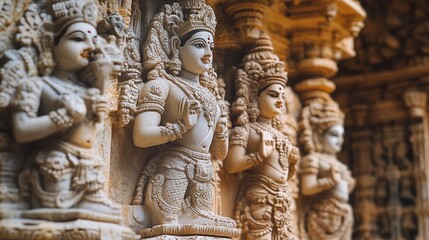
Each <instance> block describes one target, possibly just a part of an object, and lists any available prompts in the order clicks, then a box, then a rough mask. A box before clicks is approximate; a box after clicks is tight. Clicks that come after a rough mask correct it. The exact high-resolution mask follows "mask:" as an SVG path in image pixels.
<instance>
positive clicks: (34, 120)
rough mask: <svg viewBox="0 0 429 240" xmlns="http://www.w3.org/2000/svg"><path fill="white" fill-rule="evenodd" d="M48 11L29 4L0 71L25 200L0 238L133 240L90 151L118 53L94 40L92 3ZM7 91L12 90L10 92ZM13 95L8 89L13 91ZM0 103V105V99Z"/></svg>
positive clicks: (51, 6)
mask: <svg viewBox="0 0 429 240" xmlns="http://www.w3.org/2000/svg"><path fill="white" fill-rule="evenodd" d="M46 7H47V10H48V11H47V12H44V11H43V10H40V9H38V6H37V5H35V4H33V5H30V6H29V8H28V10H27V11H26V12H25V14H24V15H23V17H22V18H21V20H20V23H19V26H18V33H17V35H16V42H17V44H19V45H20V46H21V48H19V49H18V50H10V51H9V52H8V53H6V54H5V55H6V56H10V57H9V60H10V61H8V62H7V63H6V64H5V65H4V66H3V68H2V90H3V91H2V97H3V98H4V99H7V97H9V99H10V103H11V110H12V116H11V117H12V123H13V135H14V137H15V139H16V141H17V142H19V143H29V144H27V145H25V146H24V145H22V147H23V148H24V147H25V148H28V149H26V151H29V152H33V153H32V154H29V155H27V156H26V163H25V167H24V170H22V172H21V173H20V188H21V191H22V192H23V194H26V195H27V196H31V198H30V199H29V201H30V202H29V203H30V206H31V207H30V209H29V210H24V211H21V212H20V214H19V216H17V217H19V218H20V219H9V221H8V220H5V221H4V222H3V223H2V224H1V226H2V227H1V228H0V233H1V234H0V235H1V236H2V237H4V238H3V239H23V238H25V239H40V238H43V239H69V238H70V239H111V238H115V237H118V238H122V239H135V234H134V232H132V231H131V230H130V229H128V228H126V227H123V226H121V225H120V222H121V208H120V206H119V205H117V204H115V203H113V202H112V201H111V200H109V198H108V197H107V195H106V193H105V191H104V189H103V184H104V176H103V172H102V167H103V165H104V160H103V159H101V157H99V156H98V155H97V154H96V153H95V151H94V149H93V145H94V140H95V136H96V133H97V127H98V126H99V125H100V123H101V122H102V121H103V119H105V118H106V117H107V114H108V106H107V100H106V99H105V97H104V95H103V93H104V90H105V82H106V81H108V79H109V76H110V74H111V72H112V70H113V68H114V64H116V65H119V64H121V63H122V57H121V54H120V52H119V50H118V49H117V48H116V47H115V46H113V45H112V44H108V43H106V41H104V40H103V39H101V38H100V37H98V36H97V31H96V26H97V22H96V20H97V7H96V5H95V4H94V2H92V1H91V0H53V1H50V2H47V5H46ZM9 90H11V91H9ZM13 90H15V91H14V92H13ZM2 100H3V99H2Z"/></svg>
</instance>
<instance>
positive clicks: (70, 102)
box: [61, 94, 87, 123]
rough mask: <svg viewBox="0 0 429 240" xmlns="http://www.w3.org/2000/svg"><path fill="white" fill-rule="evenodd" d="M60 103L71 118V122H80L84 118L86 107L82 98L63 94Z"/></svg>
mask: <svg viewBox="0 0 429 240" xmlns="http://www.w3.org/2000/svg"><path fill="white" fill-rule="evenodd" d="M61 101H62V103H63V105H64V107H65V109H66V110H67V112H68V114H70V116H71V117H72V118H73V122H75V123H78V122H81V121H82V120H83V119H84V118H85V116H86V112H87V109H86V105H85V102H84V101H83V99H82V98H80V97H79V96H77V95H73V94H63V95H62V96H61Z"/></svg>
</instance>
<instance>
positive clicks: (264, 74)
mask: <svg viewBox="0 0 429 240" xmlns="http://www.w3.org/2000/svg"><path fill="white" fill-rule="evenodd" d="M286 81H287V75H286V72H285V71H284V63H283V62H281V61H280V60H279V58H278V57H277V56H276V55H275V54H274V53H273V47H272V45H271V40H270V39H269V37H268V36H266V35H264V34H261V38H260V39H259V40H257V41H255V43H254V46H252V48H251V50H250V51H249V52H248V54H247V55H246V56H245V57H244V59H243V64H242V66H241V68H240V69H239V70H238V72H237V78H236V82H237V89H238V90H237V95H238V98H237V100H236V101H235V102H234V103H233V104H232V109H231V112H232V114H234V115H235V116H236V117H237V119H236V127H234V128H233V130H232V134H231V139H230V149H229V152H228V156H227V158H226V159H225V162H224V168H225V170H226V172H228V173H242V180H241V184H240V187H239V192H238V196H237V200H236V201H237V202H236V220H237V221H238V225H239V228H240V229H241V236H242V239H294V236H293V234H292V227H291V224H292V212H291V204H292V201H293V199H292V195H291V192H290V189H289V186H288V185H289V184H288V180H289V179H290V178H291V177H292V176H293V175H294V172H295V165H296V163H297V161H298V159H299V152H298V149H297V148H296V147H294V146H293V145H292V144H291V142H290V141H289V139H288V137H287V136H286V135H285V134H284V133H282V132H281V131H280V130H279V129H276V128H275V127H274V125H273V120H274V118H275V117H276V116H278V115H279V114H281V113H282V111H283V109H284V104H285V103H284V94H285V85H286Z"/></svg>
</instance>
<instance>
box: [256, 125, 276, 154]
mask: <svg viewBox="0 0 429 240" xmlns="http://www.w3.org/2000/svg"><path fill="white" fill-rule="evenodd" d="M273 150H274V138H273V135H272V134H271V133H270V132H268V131H263V132H262V135H261V145H260V146H259V154H260V156H261V157H262V158H264V159H266V158H268V157H270V156H271V154H272V153H273Z"/></svg>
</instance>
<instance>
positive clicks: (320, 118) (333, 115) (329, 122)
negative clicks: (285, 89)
mask: <svg viewBox="0 0 429 240" xmlns="http://www.w3.org/2000/svg"><path fill="white" fill-rule="evenodd" d="M309 108H310V122H311V123H312V125H313V126H314V127H315V128H316V130H317V131H319V132H320V133H322V132H324V131H325V130H326V129H328V128H330V127H332V126H334V125H344V113H343V112H342V111H341V109H340V107H339V106H338V104H337V103H336V102H334V101H323V102H319V101H315V102H313V103H311V104H310V105H309Z"/></svg>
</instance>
